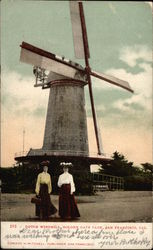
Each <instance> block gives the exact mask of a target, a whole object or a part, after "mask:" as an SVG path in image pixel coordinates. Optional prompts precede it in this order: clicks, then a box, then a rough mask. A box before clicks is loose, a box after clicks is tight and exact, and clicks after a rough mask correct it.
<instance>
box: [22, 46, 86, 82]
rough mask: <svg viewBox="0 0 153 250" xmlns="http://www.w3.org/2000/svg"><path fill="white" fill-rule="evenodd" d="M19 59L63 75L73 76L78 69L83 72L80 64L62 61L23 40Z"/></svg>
mask: <svg viewBox="0 0 153 250" xmlns="http://www.w3.org/2000/svg"><path fill="white" fill-rule="evenodd" d="M21 48H22V49H21V54H20V61H21V62H24V63H27V64H30V65H33V66H38V67H41V68H43V69H47V70H49V71H52V72H54V73H57V74H59V75H63V76H65V77H69V78H74V77H76V75H77V73H78V71H79V72H81V73H82V74H85V72H84V68H83V67H82V66H81V65H78V64H75V63H73V62H70V61H64V60H62V59H60V58H59V57H57V56H56V55H54V54H52V53H50V52H47V51H45V50H42V49H39V48H37V47H35V46H33V45H31V44H28V43H25V42H23V43H22V45H21Z"/></svg>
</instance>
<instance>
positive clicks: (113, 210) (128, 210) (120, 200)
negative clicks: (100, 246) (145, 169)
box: [1, 191, 152, 222]
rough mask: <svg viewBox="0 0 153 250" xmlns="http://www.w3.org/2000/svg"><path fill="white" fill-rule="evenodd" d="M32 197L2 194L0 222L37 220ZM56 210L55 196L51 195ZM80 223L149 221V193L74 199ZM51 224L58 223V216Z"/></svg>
mask: <svg viewBox="0 0 153 250" xmlns="http://www.w3.org/2000/svg"><path fill="white" fill-rule="evenodd" d="M32 196H34V194H1V219H2V221H39V220H38V218H37V217H35V206H34V205H33V204H31V202H30V200H31V197H32ZM51 199H52V202H53V204H54V205H55V206H56V207H57V208H58V196H56V195H52V196H51ZM76 200H77V203H78V207H79V210H80V214H81V218H80V219H79V220H78V221H79V222H151V219H152V192H148V191H143V192H141V191H138V192H135V191H132V192H129V191H114V192H110V191H108V192H103V193H99V194H97V195H95V196H77V197H76ZM49 220H50V221H61V219H60V218H59V217H58V214H57V215H56V217H55V218H50V219H49Z"/></svg>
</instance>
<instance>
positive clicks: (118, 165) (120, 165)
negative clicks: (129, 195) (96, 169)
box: [100, 151, 136, 177]
mask: <svg viewBox="0 0 153 250" xmlns="http://www.w3.org/2000/svg"><path fill="white" fill-rule="evenodd" d="M112 158H113V160H112V161H111V162H109V163H107V162H106V163H103V164H102V165H101V169H100V172H103V173H104V174H109V175H115V176H121V177H124V176H130V175H133V174H134V173H135V172H136V169H135V168H134V166H133V162H128V160H127V159H126V158H125V156H124V155H122V154H120V153H119V152H117V151H116V152H114V153H113V156H112Z"/></svg>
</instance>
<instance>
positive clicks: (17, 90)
mask: <svg viewBox="0 0 153 250" xmlns="http://www.w3.org/2000/svg"><path fill="white" fill-rule="evenodd" d="M83 5H84V12H85V19H86V26H87V33H88V42H89V49H90V66H91V68H92V69H93V70H95V71H97V72H101V73H105V74H108V75H112V76H116V77H118V78H120V79H122V80H125V81H128V82H129V83H130V85H131V87H132V88H133V90H134V94H132V93H130V92H128V91H126V90H123V89H121V88H118V87H116V86H113V85H111V84H109V83H107V82H104V81H101V80H98V79H95V78H92V86H93V94H94V100H95V107H96V112H97V117H98V124H99V127H100V130H101V135H102V142H103V148H104V152H105V153H106V155H112V154H113V152H115V151H118V152H120V153H122V154H124V155H125V157H126V158H127V159H128V160H129V161H132V162H134V164H135V165H138V166H139V165H140V164H141V163H144V162H150V163H152V7H151V2H138V1H137V2H136V1H131V2H128V1H123V2H122V1H115V2H114V1H104V2H103V1H85V2H84V3H83ZM22 41H25V42H28V43H31V44H33V45H35V46H37V47H40V48H42V49H44V50H47V51H50V52H52V53H54V54H57V55H61V56H63V55H64V56H65V57H66V58H69V59H71V60H72V61H75V62H78V63H80V64H81V65H83V66H84V61H83V60H82V59H76V58H75V55H74V47H73V38H72V28H71V21H70V12H69V3H68V1H37V0H36V1H32V0H31V1H26V0H24V1H20V0H2V1H1V66H2V75H1V166H2V167H8V166H12V165H13V164H14V163H15V161H14V155H15V153H16V152H20V151H22V150H23V130H24V129H25V147H24V149H25V150H26V151H28V150H29V148H31V147H32V148H41V147H42V143H43V136H44V128H45V119H46V112H47V103H48V95H49V90H48V89H47V90H42V89H41V88H34V87H33V85H34V83H35V79H34V75H33V73H32V67H31V66H30V65H27V64H24V63H21V62H20V61H19V57H20V44H21V43H22ZM85 97H86V111H87V124H88V138H89V149H90V152H91V153H92V152H97V148H96V141H95V135H94V129H93V121H92V115H91V107H90V100H89V93H88V88H87V86H86V87H85Z"/></svg>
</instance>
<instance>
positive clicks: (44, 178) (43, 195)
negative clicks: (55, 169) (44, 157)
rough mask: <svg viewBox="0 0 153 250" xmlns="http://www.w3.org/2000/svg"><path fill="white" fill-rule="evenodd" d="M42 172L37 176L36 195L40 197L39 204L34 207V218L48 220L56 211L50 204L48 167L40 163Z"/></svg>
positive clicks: (50, 187)
mask: <svg viewBox="0 0 153 250" xmlns="http://www.w3.org/2000/svg"><path fill="white" fill-rule="evenodd" d="M42 165H43V172H42V173H40V174H38V177H37V182H36V188H35V191H36V195H37V197H40V199H41V204H40V205H36V216H39V217H40V219H48V218H49V216H50V215H52V214H55V213H56V212H57V209H56V208H55V207H54V205H53V204H52V202H51V199H50V193H51V191H52V184H51V176H50V174H48V173H47V171H48V165H47V163H45V162H44V163H42Z"/></svg>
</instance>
